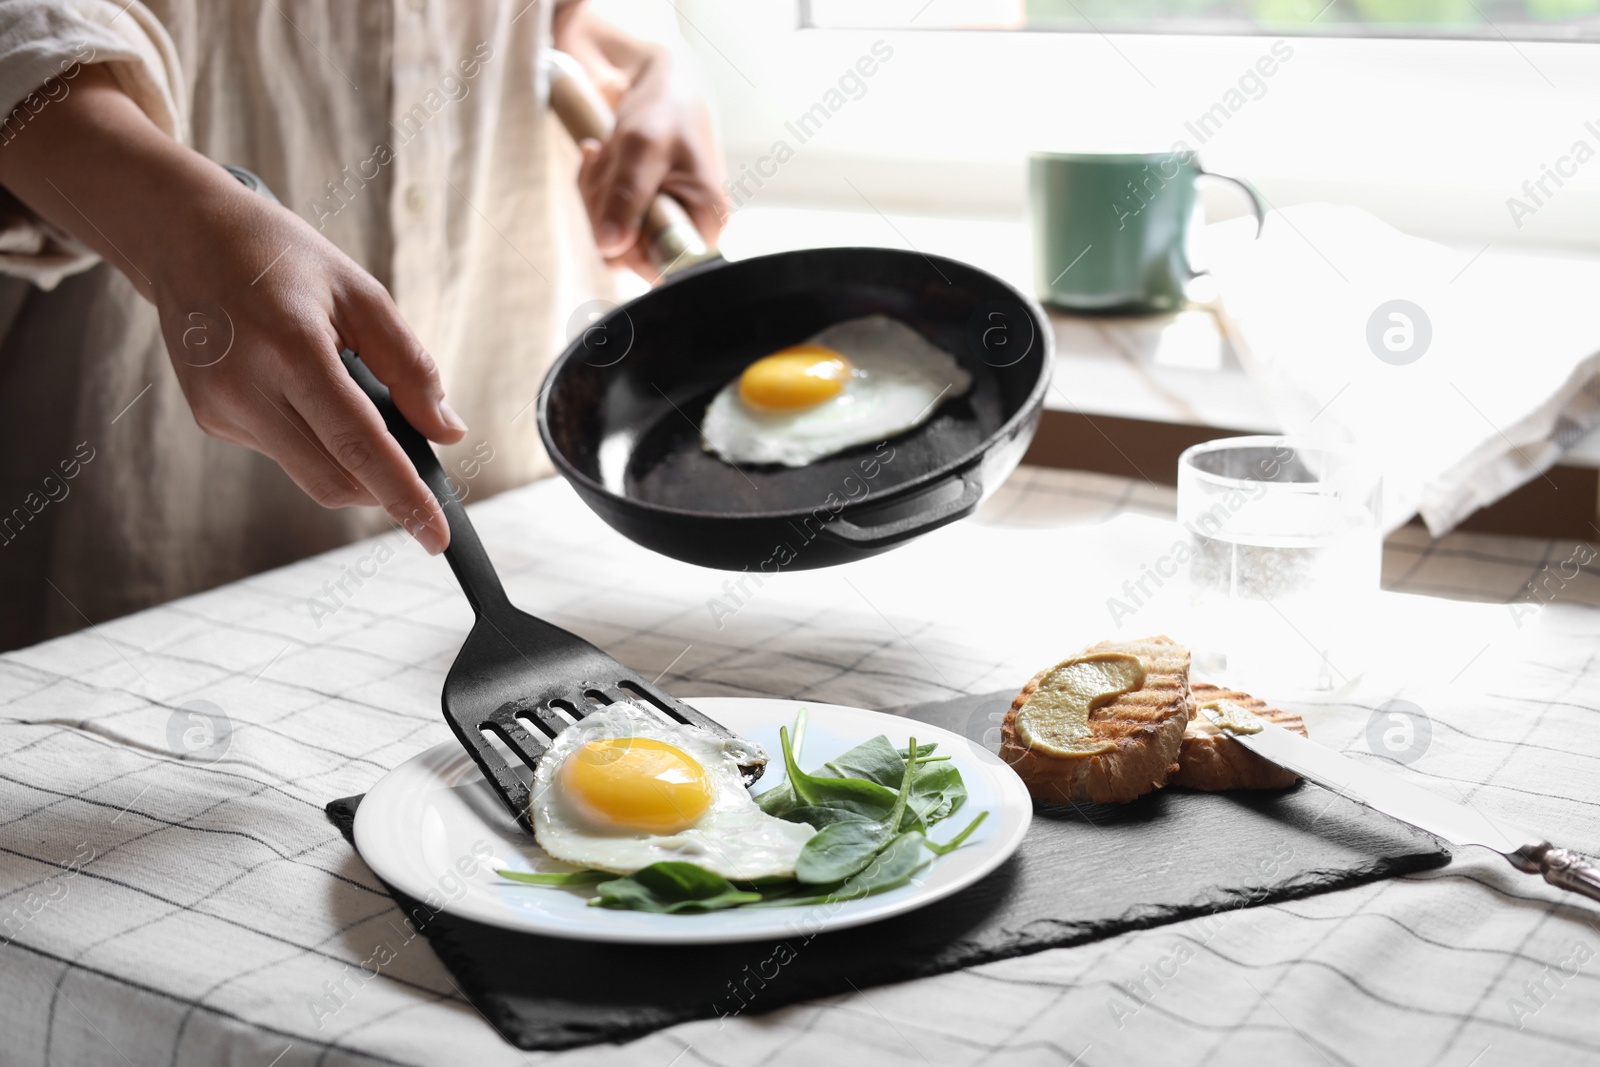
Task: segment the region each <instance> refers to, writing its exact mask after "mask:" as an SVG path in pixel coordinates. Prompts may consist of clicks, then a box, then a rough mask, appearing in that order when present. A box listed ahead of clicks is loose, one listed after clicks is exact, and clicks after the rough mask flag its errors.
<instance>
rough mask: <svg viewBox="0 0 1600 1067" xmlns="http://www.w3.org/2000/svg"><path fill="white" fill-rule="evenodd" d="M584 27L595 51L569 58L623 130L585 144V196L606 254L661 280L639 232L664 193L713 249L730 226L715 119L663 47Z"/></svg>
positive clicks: (593, 25) (594, 23)
mask: <svg viewBox="0 0 1600 1067" xmlns="http://www.w3.org/2000/svg"><path fill="white" fill-rule="evenodd" d="M586 22H587V25H586V26H584V27H583V29H584V30H587V31H589V33H590V34H592V35H593V36H590V39H589V40H587V41H584V42H583V44H587V45H589V46H590V47H589V48H581V47H572V48H571V50H572V51H574V52H575V53H577V58H578V59H579V61H580V62H582V63H583V64H584V66H585V67H587V68H588V69H589V70H590V74H591V77H593V78H594V80H595V82H596V84H597V85H598V86H599V88H600V90H601V92H602V93H603V94H605V95H607V96H611V97H613V105H614V107H615V109H616V115H617V125H616V130H615V132H614V133H613V134H612V136H611V139H610V140H609V141H607V142H605V143H604V144H601V143H600V142H599V141H593V140H590V141H585V142H584V143H583V146H582V148H583V164H582V166H581V167H580V168H579V170H578V188H579V190H580V192H581V193H582V194H583V201H584V204H585V206H586V207H587V208H588V210H589V222H590V224H591V225H592V226H593V227H594V236H595V244H596V245H597V246H598V248H599V249H600V254H601V255H602V256H604V257H605V258H606V261H607V262H608V263H611V264H613V265H617V266H626V267H631V268H632V269H633V270H634V271H636V272H637V273H638V274H639V275H640V276H641V277H644V278H647V279H649V280H650V281H655V280H656V279H657V274H658V272H657V270H656V269H655V267H653V266H652V265H651V263H650V260H649V258H648V257H647V255H646V254H645V246H644V245H643V244H642V243H641V241H640V226H641V223H642V221H643V219H644V214H645V211H646V210H647V209H648V208H649V207H650V202H651V201H652V200H653V199H655V196H656V194H657V193H666V194H667V195H668V196H670V197H672V198H673V199H675V200H677V201H678V202H679V203H680V204H682V205H683V206H684V208H685V209H686V210H687V211H688V212H689V217H690V219H692V220H693V221H694V224H695V228H696V229H698V230H699V231H700V234H701V236H702V237H704V238H705V239H706V241H707V243H715V241H716V238H717V236H718V235H719V234H720V233H721V232H722V227H723V223H724V222H725V221H726V220H727V213H728V209H727V197H726V196H725V195H724V194H723V191H722V177H723V174H722V161H721V158H720V154H719V152H718V150H717V146H716V139H715V137H714V136H713V134H712V128H711V114H710V112H709V111H708V109H707V108H706V105H705V102H704V101H702V100H701V99H700V98H699V97H698V96H696V95H695V94H694V93H693V92H691V91H690V90H689V89H688V88H687V87H686V86H685V85H683V84H682V79H681V78H680V77H679V76H678V75H677V73H676V72H675V71H674V69H673V64H674V60H673V56H672V54H671V53H670V52H668V51H667V50H666V49H665V48H662V47H660V46H658V45H651V44H643V43H641V42H637V41H633V40H631V39H627V38H625V37H624V36H623V35H622V34H621V33H619V32H618V31H616V30H615V29H614V28H612V27H609V26H605V27H604V30H603V31H602V30H601V29H600V26H601V25H603V24H599V23H598V20H596V19H593V18H592V17H591V18H589V19H587V20H586ZM596 38H598V39H596ZM558 43H561V42H559V40H558ZM569 47H570V46H569ZM585 52H587V53H588V54H587V55H586V54H584V53H585ZM625 53H631V54H625ZM596 67H600V68H601V69H600V70H596Z"/></svg>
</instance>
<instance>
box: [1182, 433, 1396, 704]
mask: <svg viewBox="0 0 1600 1067" xmlns="http://www.w3.org/2000/svg"><path fill="white" fill-rule="evenodd" d="M1380 490H1381V479H1380V477H1379V475H1378V474H1377V472H1376V471H1375V470H1374V469H1373V468H1372V467H1371V465H1370V464H1369V463H1368V462H1366V461H1365V460H1363V459H1362V458H1361V457H1360V456H1358V455H1357V454H1356V453H1355V452H1353V451H1351V450H1348V449H1344V448H1342V447H1339V446H1334V445H1323V444H1311V443H1307V442H1300V441H1296V440H1294V439H1292V438H1286V437H1229V438H1223V439H1221V440H1218V441H1209V442H1207V443H1205V444H1202V445H1196V446H1194V447H1193V448H1190V449H1188V450H1187V451H1185V452H1184V453H1183V455H1182V456H1180V457H1179V459H1178V521H1179V523H1180V524H1182V526H1183V527H1184V529H1185V530H1186V531H1187V532H1188V535H1189V549H1190V555H1189V588H1190V606H1191V608H1192V609H1193V611H1194V618H1193V625H1192V627H1191V629H1192V635H1191V636H1192V637H1193V638H1194V640H1193V642H1192V643H1193V645H1194V647H1195V667H1196V669H1197V671H1198V672H1200V673H1201V674H1203V675H1207V676H1210V677H1212V678H1213V679H1215V680H1217V681H1219V682H1225V683H1226V684H1228V685H1231V686H1234V687H1237V688H1240V689H1247V690H1249V691H1251V692H1252V693H1255V694H1256V695H1258V696H1261V697H1262V698H1263V699H1266V700H1269V701H1270V700H1271V699H1272V697H1273V696H1274V695H1292V694H1299V693H1318V692H1328V691H1330V690H1335V689H1341V688H1343V687H1344V686H1346V685H1347V684H1349V683H1350V682H1352V681H1354V680H1355V679H1356V678H1357V677H1358V676H1359V675H1360V673H1361V670H1362V664H1363V662H1364V659H1365V655H1364V649H1363V648H1362V647H1361V645H1362V642H1361V636H1362V634H1363V632H1364V630H1366V629H1369V628H1370V620H1371V612H1372V610H1373V606H1374V600H1375V597H1376V594H1377V591H1378V582H1379V576H1380V571H1381V569H1382V560H1383V534H1382V516H1381V514H1380V510H1379V509H1380V498H1381V497H1380Z"/></svg>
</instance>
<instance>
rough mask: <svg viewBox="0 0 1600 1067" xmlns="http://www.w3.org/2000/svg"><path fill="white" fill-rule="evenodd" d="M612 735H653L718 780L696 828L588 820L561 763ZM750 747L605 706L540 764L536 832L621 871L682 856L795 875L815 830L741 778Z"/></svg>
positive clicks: (733, 875) (737, 874)
mask: <svg viewBox="0 0 1600 1067" xmlns="http://www.w3.org/2000/svg"><path fill="white" fill-rule="evenodd" d="M612 737H648V738H652V739H654V740H657V741H664V742H666V743H667V744H670V745H676V746H677V747H678V748H680V749H682V750H683V751H684V752H686V753H688V754H689V756H690V757H692V758H693V759H694V760H695V761H696V762H698V763H699V764H700V766H702V767H703V768H705V772H706V776H707V778H708V780H709V781H710V782H711V785H712V789H713V792H714V799H713V800H712V802H711V807H710V808H708V809H707V810H706V812H705V814H704V815H702V816H701V817H700V819H699V821H698V822H696V823H695V825H694V826H691V827H690V828H688V829H687V830H682V831H680V832H678V833H675V834H652V833H649V832H646V831H637V830H627V829H619V828H615V827H606V826H600V825H596V824H595V823H593V822H592V821H590V820H589V819H587V818H585V816H584V814H583V812H582V811H581V810H580V809H579V807H578V806H577V805H576V804H575V803H574V802H573V800H572V798H570V797H567V796H565V795H564V794H563V792H562V789H561V765H562V763H563V762H564V761H565V760H566V759H567V758H569V757H570V756H571V755H572V754H573V753H574V752H576V751H577V750H578V749H580V748H581V747H582V746H583V745H585V744H586V743H588V742H590V741H600V740H604V739H606V738H612ZM748 753H749V748H748V742H744V741H739V740H728V739H725V738H721V737H717V736H716V735H714V734H711V733H708V732H706V731H705V730H701V729H699V728H697V727H693V726H684V725H676V724H669V723H667V722H664V721H663V720H662V719H661V718H660V717H659V716H657V715H653V714H651V713H649V712H646V711H644V710H643V709H641V708H639V707H637V706H635V705H633V704H629V703H617V704H611V705H609V706H607V707H604V708H598V709H596V710H595V711H592V712H590V713H589V714H588V715H586V716H584V717H583V718H582V719H580V720H578V721H577V722H576V723H574V724H572V725H571V726H569V727H567V728H566V729H565V730H563V731H562V732H561V733H560V735H558V736H557V737H556V739H555V740H554V741H553V742H552V743H551V745H550V750H549V751H548V752H546V753H545V754H544V755H543V756H542V757H541V758H540V759H539V762H538V764H537V765H536V767H535V770H534V774H533V786H532V800H531V810H532V814H533V833H534V837H535V839H537V840H538V842H539V846H540V847H541V848H543V849H544V850H545V851H546V852H548V853H549V854H550V855H551V856H553V857H555V858H556V859H558V860H564V861H565V862H567V863H574V864H578V865H579V866H582V867H592V868H595V869H598V870H602V871H613V872H615V873H617V874H632V873H633V872H634V871H637V870H639V869H640V868H642V867H648V866H649V865H650V864H652V863H659V862H662V861H664V860H679V861H682V862H686V863H693V864H696V865H698V866H700V867H704V868H705V869H706V870H709V871H714V872H715V873H717V874H720V875H722V876H723V877H724V878H728V879H733V880H737V881H749V880H752V879H757V878H772V877H786V876H789V875H792V874H794V863H795V857H797V856H798V855H799V854H800V849H801V847H802V846H803V845H805V843H806V842H807V841H808V840H810V839H811V837H812V836H813V835H814V834H815V833H816V831H815V830H813V829H812V828H811V827H810V826H808V825H806V824H805V823H794V822H785V821H784V820H783V819H778V818H774V817H773V816H771V815H768V814H767V813H766V812H764V811H762V810H761V809H760V808H758V807H757V806H756V802H755V800H754V799H753V798H752V797H751V796H750V794H749V792H748V791H747V790H746V789H745V787H744V783H743V781H741V779H740V777H739V763H740V760H741V759H743V758H747V756H748Z"/></svg>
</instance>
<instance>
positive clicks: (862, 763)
mask: <svg viewBox="0 0 1600 1067" xmlns="http://www.w3.org/2000/svg"><path fill="white" fill-rule="evenodd" d="M920 747H921V748H922V749H925V750H927V751H930V752H931V751H932V750H933V748H934V746H933V745H923V746H920ZM921 755H922V753H921V752H919V753H918V757H919V758H920V757H921ZM907 758H908V757H906V756H902V755H901V754H900V753H899V752H896V751H895V748H894V746H893V745H891V744H890V743H889V739H888V738H887V737H885V736H883V735H882V734H879V735H878V736H877V737H874V738H873V739H872V740H870V741H863V742H862V743H861V744H859V745H857V746H856V747H855V748H852V749H851V750H850V751H848V752H846V753H843V754H842V755H839V756H836V757H834V758H833V759H831V760H829V761H828V762H827V763H825V764H823V765H822V766H823V769H822V770H820V771H818V772H817V773H818V774H819V775H820V774H831V775H832V776H834V777H837V778H865V779H866V780H867V781H869V782H877V783H878V784H879V785H881V786H883V787H884V788H885V789H899V788H900V778H901V776H902V775H903V774H904V773H905V769H906V760H907Z"/></svg>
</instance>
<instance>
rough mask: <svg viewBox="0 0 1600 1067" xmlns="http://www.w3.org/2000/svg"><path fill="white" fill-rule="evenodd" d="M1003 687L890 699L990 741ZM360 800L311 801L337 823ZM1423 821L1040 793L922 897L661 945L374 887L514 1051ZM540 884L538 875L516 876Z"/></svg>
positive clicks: (1106, 928) (1169, 917) (1333, 881)
mask: <svg viewBox="0 0 1600 1067" xmlns="http://www.w3.org/2000/svg"><path fill="white" fill-rule="evenodd" d="M1012 695H1013V694H1012V693H1010V692H1006V693H995V694H990V695H988V696H982V697H962V698H959V699H956V700H951V701H946V702H943V703H938V704H924V705H920V706H917V707H912V708H906V709H900V710H898V711H897V713H899V714H905V715H907V716H908V717H910V718H915V719H919V720H921V721H924V722H931V723H933V724H935V725H938V726H943V727H945V728H946V729H949V730H953V731H955V732H957V733H960V734H963V735H965V736H967V737H970V738H972V739H973V740H975V741H980V742H984V741H987V742H988V743H990V744H991V747H998V740H997V739H998V733H997V727H998V725H999V722H1000V716H1001V715H1002V714H1003V713H1004V712H1005V709H1006V708H1007V707H1008V706H1009V705H1010V702H1011V697H1012ZM360 802H361V798H360V797H359V796H357V797H345V798H344V799H342V800H335V801H333V802H332V803H331V804H329V805H328V807H327V812H328V818H329V820H330V821H332V822H333V823H334V825H335V826H337V827H338V828H339V829H340V831H342V832H343V833H344V835H345V837H346V838H347V839H349V838H350V837H351V833H352V825H353V821H354V818H355V810H356V806H357V805H358V804H359V803H360ZM1448 862H1450V854H1449V852H1448V851H1447V850H1446V849H1445V848H1444V847H1443V846H1441V845H1440V844H1439V842H1437V841H1436V840H1434V839H1433V838H1432V837H1430V836H1428V835H1427V834H1424V833H1422V832H1420V831H1416V830H1412V829H1411V828H1410V827H1407V826H1404V825H1402V824H1400V823H1397V822H1395V821H1394V820H1392V819H1389V818H1387V817H1385V816H1383V815H1379V814H1377V813H1376V812H1373V811H1371V810H1370V809H1368V808H1364V807H1361V806H1360V805H1358V804H1356V803H1354V802H1353V801H1350V800H1348V799H1346V798H1344V797H1340V796H1336V795H1335V794H1333V793H1331V792H1328V791H1327V790H1324V789H1321V788H1319V787H1317V786H1314V785H1311V784H1309V783H1305V784H1302V785H1300V786H1298V787H1297V788H1295V789H1291V790H1289V791H1287V792H1283V793H1272V794H1227V795H1222V794H1209V793H1196V792H1190V791H1188V790H1180V789H1164V790H1160V791H1158V792H1156V793H1153V794H1150V795H1148V796H1145V797H1142V798H1140V799H1139V800H1138V801H1135V802H1134V803H1132V804H1125V805H1104V806H1101V805H1080V806H1078V807H1070V806H1069V807H1061V806H1058V805H1045V804H1041V805H1038V806H1037V807H1036V808H1035V814H1034V821H1033V825H1032V827H1031V828H1030V829H1029V831H1028V836H1027V838H1026V839H1025V840H1024V841H1023V843H1022V847H1021V849H1019V850H1018V852H1017V854H1016V855H1015V856H1014V857H1012V859H1011V860H1010V861H1008V862H1007V863H1006V864H1004V865H1003V866H1002V867H1000V869H999V870H997V871H995V872H994V873H993V874H991V875H990V876H989V877H988V878H985V879H984V880H983V881H982V882H980V883H978V884H977V885H974V886H972V887H970V888H968V889H966V890H964V891H963V892H961V893H958V894H956V895H955V896H953V897H948V898H946V899H945V900H942V901H940V902H938V903H936V904H932V905H930V906H929V907H926V908H923V909H922V910H920V911H916V912H913V913H911V914H909V915H903V916H900V917H898V918H894V919H890V920H887V921H885V922H881V923H877V924H875V925H872V926H866V927H857V928H855V929H851V930H842V931H839V932H837V933H832V934H820V935H817V934H812V935H809V936H808V934H807V933H806V932H797V933H796V935H795V936H794V937H792V938H790V939H788V940H786V941H783V942H775V943H770V944H768V943H761V942H754V943H750V944H741V945H708V946H704V947H685V946H682V945H672V946H663V947H651V946H638V945H606V944H592V943H587V942H578V941H563V940H560V939H556V938H547V937H537V936H534V935H531V934H517V933H511V932H508V931H505V930H501V929H498V928H496V927H491V926H486V925H483V924H481V923H477V922H473V921H471V920H467V919H459V918H456V917H455V916H452V915H448V914H443V913H440V914H437V915H433V916H432V917H431V918H426V917H427V916H428V914H429V913H428V910H427V909H426V907H425V906H424V905H422V904H421V903H420V902H419V901H417V900H415V899H414V898H412V897H409V896H407V895H406V894H404V893H400V892H397V891H396V890H395V889H394V888H393V887H389V892H390V895H392V896H393V897H394V899H395V902H396V903H397V904H399V906H400V907H401V909H402V910H403V911H404V912H405V914H407V915H411V916H413V917H414V921H415V919H416V918H423V919H425V921H423V922H421V923H419V924H418V925H419V926H420V927H421V931H422V933H423V934H425V935H426V936H427V938H428V941H429V943H430V944H432V946H433V950H434V952H435V953H436V954H437V955H438V957H439V959H440V960H441V961H442V962H443V963H444V965H445V966H446V967H447V968H449V970H450V972H451V974H453V975H454V976H455V980H456V983H457V984H458V985H459V986H460V988H461V990H462V991H463V992H464V993H465V994H466V995H467V997H468V998H470V999H471V1001H472V1003H473V1004H474V1005H476V1006H477V1008H478V1010H479V1011H481V1012H482V1013H483V1014H484V1016H485V1017H486V1018H487V1019H488V1020H489V1021H490V1022H491V1023H492V1024H493V1025H494V1027H495V1029H496V1030H498V1031H499V1032H500V1034H501V1036H502V1037H504V1038H505V1039H506V1040H507V1041H509V1042H511V1043H512V1044H514V1045H516V1046H517V1047H519V1048H523V1049H562V1048H572V1047H574V1046H578V1045H587V1044H593V1043H596V1042H600V1041H622V1040H626V1039H629V1038H633V1037H638V1036H640V1035H642V1034H646V1033H649V1032H650V1031H652V1030H657V1029H660V1028H661V1027H664V1026H671V1025H673V1024H674V1023H679V1022H684V1021H687V1020H690V1019H701V1018H712V1017H717V1016H725V1015H733V1014H744V1013H749V1014H756V1013H761V1012H766V1011H772V1010H773V1009H775V1008H780V1007H783V1006H785V1005H788V1004H793V1003H795V1002H797V1001H803V1000H811V999H814V998H817V997H824V996H830V995H833V994H837V993H844V992H849V991H850V990H851V989H852V988H866V987H867V986H872V985H881V984H884V983H886V982H899V981H905V980H907V979H911V978H918V977H922V976H925V975H931V974H939V973H941V972H944V971H951V970H956V969H958V968H961V967H970V966H973V965H975V964H979V963H988V962H991V961H993V960H998V959H1005V958H1006V957H1009V956H1020V955H1025V954H1027V953H1031V952H1040V951H1042V950H1044V949H1048V948H1057V947H1061V946H1064V945H1076V944H1081V943H1083V942H1086V941H1093V940H1097V939H1099V938H1104V937H1110V936H1112V935H1114V934H1118V933H1122V932H1124V931H1127V930H1135V929H1140V928H1144V927H1149V926H1156V925H1160V924H1162V923H1170V922H1175V921H1178V920H1180V919H1187V918H1191V917H1194V916H1198V915H1205V914H1210V913H1215V912H1220V911H1225V910H1228V909H1231V908H1241V907H1251V906H1253V905H1256V904H1264V903H1269V902H1272V901H1279V900H1292V899H1295V898H1297V897H1305V896H1311V895H1313V894H1316V893H1326V892H1329V891H1331V890H1334V889H1342V888H1345V887H1347V886H1353V885H1359V884H1361V883H1364V882H1371V881H1375V880H1377V879H1379V878H1387V877H1391V876H1393V875H1398V874H1405V873H1409V872H1411V871H1419V870H1426V869H1428V868H1431V867H1440V866H1443V865H1444V864H1446V863H1448ZM530 892H538V890H530Z"/></svg>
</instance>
